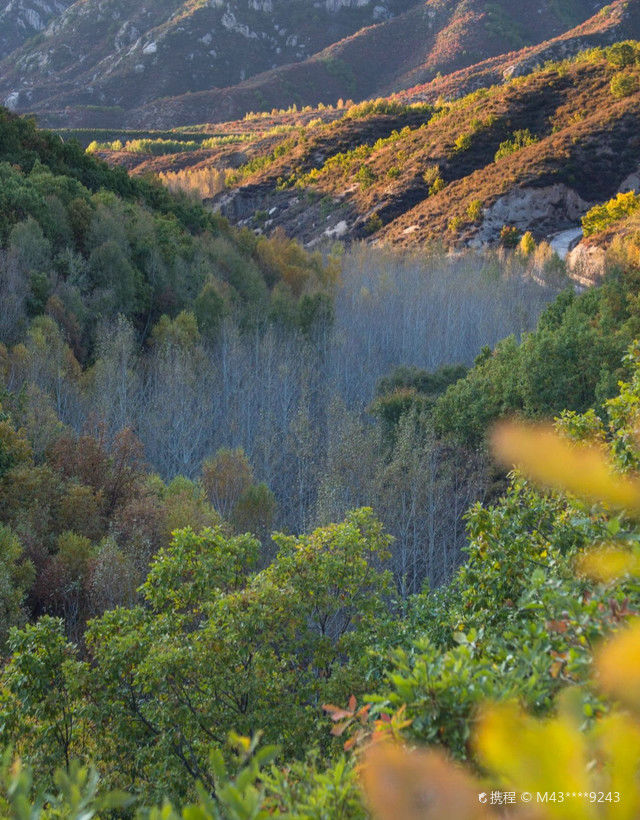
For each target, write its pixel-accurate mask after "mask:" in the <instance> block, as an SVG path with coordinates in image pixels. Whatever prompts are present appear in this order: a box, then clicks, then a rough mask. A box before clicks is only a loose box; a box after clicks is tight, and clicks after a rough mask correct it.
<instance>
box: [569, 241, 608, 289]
mask: <svg viewBox="0 0 640 820" xmlns="http://www.w3.org/2000/svg"><path fill="white" fill-rule="evenodd" d="M605 256H606V253H605V250H604V248H601V247H599V246H598V245H585V244H584V243H582V242H581V243H580V244H579V245H576V247H575V248H574V249H573V250H572V251H570V252H569V254H568V256H567V259H566V263H567V272H568V273H569V275H570V276H571V278H572V279H574V280H575V281H576V282H577V283H578V284H579V285H581V286H582V287H591V286H592V285H595V284H597V283H598V281H599V280H600V279H601V278H602V277H603V276H604V271H605Z"/></svg>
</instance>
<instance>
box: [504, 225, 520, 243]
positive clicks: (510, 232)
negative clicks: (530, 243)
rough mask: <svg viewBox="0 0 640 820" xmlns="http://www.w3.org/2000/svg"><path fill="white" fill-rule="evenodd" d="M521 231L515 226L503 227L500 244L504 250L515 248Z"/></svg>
mask: <svg viewBox="0 0 640 820" xmlns="http://www.w3.org/2000/svg"><path fill="white" fill-rule="evenodd" d="M519 236H520V231H519V230H518V229H517V228H516V227H515V226H514V225H503V226H502V229H501V231H500V242H501V244H502V246H503V247H504V248H515V247H516V245H517V244H518V239H519Z"/></svg>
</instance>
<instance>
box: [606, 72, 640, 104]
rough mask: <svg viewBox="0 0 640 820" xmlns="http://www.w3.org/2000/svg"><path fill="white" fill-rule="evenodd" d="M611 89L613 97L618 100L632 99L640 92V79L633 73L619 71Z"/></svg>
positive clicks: (615, 75)
mask: <svg viewBox="0 0 640 820" xmlns="http://www.w3.org/2000/svg"><path fill="white" fill-rule="evenodd" d="M610 88H611V93H612V94H613V96H614V97H617V98H618V99H622V98H623V97H630V96H631V95H632V94H635V93H636V92H637V91H638V90H640V79H639V78H638V75H637V74H635V73H633V72H631V71H619V72H618V73H617V74H614V75H613V77H612V78H611V85H610Z"/></svg>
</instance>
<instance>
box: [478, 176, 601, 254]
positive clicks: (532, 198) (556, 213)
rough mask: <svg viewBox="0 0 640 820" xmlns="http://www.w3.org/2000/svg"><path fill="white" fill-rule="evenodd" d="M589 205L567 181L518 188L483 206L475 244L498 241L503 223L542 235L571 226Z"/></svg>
mask: <svg viewBox="0 0 640 820" xmlns="http://www.w3.org/2000/svg"><path fill="white" fill-rule="evenodd" d="M590 207H591V203H589V202H585V201H584V200H583V199H582V198H581V197H580V196H578V194H577V193H576V192H575V191H574V190H572V189H571V188H569V187H567V186H566V185H562V184H557V185H549V186H547V187H545V188H517V189H516V190H514V191H510V192H509V193H508V194H506V196H502V197H500V198H499V199H497V200H496V201H495V202H494V203H493V205H491V206H490V207H489V208H487V209H486V210H485V212H484V219H483V222H482V226H481V227H480V229H479V230H478V232H477V234H476V236H475V238H474V244H485V243H487V242H495V241H497V240H498V239H499V237H500V231H501V229H502V226H503V225H514V226H515V227H516V228H519V229H520V230H525V231H533V232H534V233H537V234H542V235H545V234H549V233H551V232H555V231H558V229H563V228H567V229H568V228H571V227H574V226H575V224H576V222H579V220H580V217H581V216H582V215H583V214H585V213H586V212H587V211H588V210H589V208H590Z"/></svg>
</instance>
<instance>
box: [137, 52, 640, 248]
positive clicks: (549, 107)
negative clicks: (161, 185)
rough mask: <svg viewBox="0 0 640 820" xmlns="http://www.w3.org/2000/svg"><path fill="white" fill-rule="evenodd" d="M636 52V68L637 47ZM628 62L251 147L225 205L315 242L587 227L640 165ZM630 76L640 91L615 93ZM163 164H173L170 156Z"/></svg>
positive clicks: (575, 65)
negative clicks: (590, 213) (589, 214)
mask: <svg viewBox="0 0 640 820" xmlns="http://www.w3.org/2000/svg"><path fill="white" fill-rule="evenodd" d="M634 49H635V51H634ZM631 54H632V55H633V54H635V55H636V56H632V57H630V58H629V59H630V60H631V62H632V63H633V61H634V60H636V61H637V54H638V46H637V45H636V46H634V47H632V48H631ZM620 59H622V60H623V62H624V60H625V59H626V58H625V57H624V56H623V57H620V54H619V52H618V51H617V50H616V49H615V48H614V49H611V50H608V51H606V50H605V51H598V50H596V51H595V52H589V53H585V54H584V55H582V56H580V57H578V58H574V59H573V60H570V61H565V62H561V63H556V64H550V65H547V67H545V68H544V69H538V70H535V71H533V72H532V73H530V74H529V75H526V76H523V77H517V78H513V79H512V80H510V81H508V82H506V83H505V84H503V85H501V86H496V87H493V88H491V89H485V90H480V91H478V92H475V93H474V94H471V95H470V96H468V97H466V98H462V99H460V100H457V101H454V102H451V103H440V104H439V105H437V106H435V107H434V106H431V105H429V104H426V103H423V104H411V105H408V106H403V105H402V104H399V103H394V102H393V101H384V100H381V101H379V102H378V103H371V104H362V105H360V106H355V107H353V108H351V109H350V110H349V111H348V112H347V113H346V114H345V115H343V116H342V117H341V118H339V119H337V120H335V121H333V122H326V123H322V122H318V121H317V120H316V121H315V122H312V124H311V125H307V126H306V127H301V128H299V129H294V130H293V131H290V132H288V133H285V134H283V135H282V136H281V137H280V138H279V139H276V141H275V144H274V138H273V137H272V138H270V140H268V141H267V142H266V143H264V145H268V150H267V148H266V147H264V148H262V150H259V149H260V143H259V142H253V143H249V146H242V147H241V151H242V152H243V153H244V156H245V164H244V165H243V166H241V167H240V168H239V169H236V171H235V172H234V173H233V174H231V175H230V176H228V177H227V188H228V190H226V191H224V192H222V193H220V194H219V195H218V197H217V198H216V199H215V201H214V205H215V207H217V208H219V209H220V210H221V211H222V213H224V214H225V215H227V216H228V217H229V218H230V219H232V221H234V222H237V223H238V224H243V225H247V226H250V227H253V228H254V229H260V230H266V231H267V232H268V231H271V230H274V229H275V228H277V227H283V228H284V229H285V231H286V232H288V233H289V234H290V235H295V236H297V237H299V238H301V239H302V240H303V241H304V242H306V243H315V242H318V241H320V240H322V239H327V238H329V239H330V238H365V237H372V238H374V239H381V240H384V241H390V242H393V243H396V244H407V245H408V244H414V243H416V242H422V241H426V240H430V239H434V238H438V239H439V240H442V241H445V242H446V243H447V244H456V245H459V244H471V245H477V244H485V243H494V242H496V241H497V240H499V238H500V234H501V231H502V228H503V226H505V225H507V226H513V227H514V228H516V229H517V230H519V231H521V232H523V231H527V230H530V231H532V232H533V233H534V235H535V237H536V238H538V239H539V238H546V237H549V236H550V235H552V234H554V233H556V232H558V231H562V230H565V229H568V228H572V227H575V226H577V225H579V222H580V217H581V216H582V215H583V214H584V213H585V212H586V211H587V210H588V209H589V207H590V206H591V205H592V204H595V203H597V202H601V201H604V200H607V199H609V198H610V197H611V196H613V195H615V193H616V192H617V191H618V190H621V189H623V188H624V183H625V180H626V179H627V177H629V176H630V175H631V174H633V173H634V172H635V171H636V170H637V167H638V147H639V145H638V137H637V132H638V125H639V122H640V96H639V95H638V93H636V92H635V91H634V90H633V89H635V88H636V87H637V83H638V64H637V62H636V63H634V64H633V65H628V66H626V67H624V68H622V69H621V67H620V64H619V62H620ZM627 76H628V77H629V78H630V79H629V83H630V92H629V93H627V91H625V90H624V89H623V91H622V92H620V91H619V90H614V91H612V82H614V84H615V83H616V82H618V80H619V79H620V77H623V78H626V77H627ZM496 155H499V157H498V159H496ZM199 162H200V166H205V167H206V164H207V160H206V159H205V158H203V157H202V156H200V157H199ZM156 163H157V164H156V166H155V167H156V169H161V168H164V169H165V170H166V169H168V168H170V167H171V158H169V157H167V158H165V159H164V160H157V161H156ZM237 163H238V157H236V158H235V160H234V162H233V163H229V164H230V165H234V166H237ZM224 164H225V161H224V159H221V166H222V165H224ZM146 167H149V166H148V165H147V166H146ZM196 167H197V166H196ZM265 214H267V216H266V217H265Z"/></svg>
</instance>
